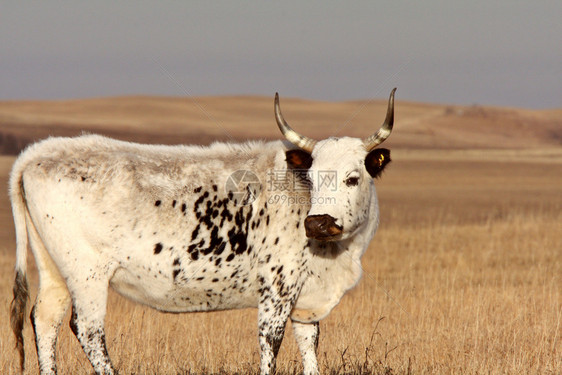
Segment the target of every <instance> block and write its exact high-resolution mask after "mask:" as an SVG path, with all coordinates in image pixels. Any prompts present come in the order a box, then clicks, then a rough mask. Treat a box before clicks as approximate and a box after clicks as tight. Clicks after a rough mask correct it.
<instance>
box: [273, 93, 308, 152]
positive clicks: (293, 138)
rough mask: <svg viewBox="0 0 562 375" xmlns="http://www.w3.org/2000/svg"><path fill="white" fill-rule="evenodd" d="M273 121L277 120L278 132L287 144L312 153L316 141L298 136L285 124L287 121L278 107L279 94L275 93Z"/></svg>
mask: <svg viewBox="0 0 562 375" xmlns="http://www.w3.org/2000/svg"><path fill="white" fill-rule="evenodd" d="M275 119H276V120H277V125H278V126H279V130H281V133H283V135H284V136H285V138H287V140H288V141H289V142H291V143H292V144H294V145H295V146H297V147H298V148H300V149H302V150H304V151H306V152H308V153H312V150H313V149H314V145H316V141H315V140H314V139H312V138H308V137H305V136H304V135H300V134H299V133H297V132H296V131H294V130H293V129H291V127H290V126H289V124H287V121H285V119H284V118H283V115H282V114H281V108H280V107H279V94H278V93H275Z"/></svg>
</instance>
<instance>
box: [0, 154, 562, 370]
mask: <svg viewBox="0 0 562 375" xmlns="http://www.w3.org/2000/svg"><path fill="white" fill-rule="evenodd" d="M553 152H554V154H556V155H560V150H559V149H558V150H555V151H551V152H547V153H546V154H547V155H552V153H553ZM474 154H476V156H474ZM471 155H472V156H471ZM497 155H500V156H501V155H503V157H500V158H498V157H497ZM506 155H507V156H506ZM543 156H544V155H543ZM547 159H548V160H545V159H544V158H533V157H529V156H528V155H527V154H525V153H520V152H507V154H506V151H501V152H500V151H497V152H496V153H494V152H492V153H491V154H490V153H488V154H482V153H479V152H478V151H474V152H468V154H464V155H463V154H462V153H454V152H453V153H452V152H445V151H441V152H429V153H428V152H425V153H424V152H406V151H403V152H397V153H396V154H395V156H394V163H393V164H391V166H390V167H389V170H388V172H387V173H386V174H385V175H384V176H383V177H382V179H381V180H380V181H377V185H378V190H379V197H380V201H381V210H382V222H381V227H380V229H379V232H378V233H377V235H376V237H375V239H374V240H373V243H372V244H371V247H370V249H369V250H368V252H367V254H366V255H365V257H364V261H363V268H364V270H365V273H364V276H363V279H362V281H361V282H360V284H359V285H358V287H357V288H356V289H354V290H353V291H352V292H351V293H349V294H348V295H347V296H346V297H344V299H343V300H342V302H341V303H340V305H338V307H337V308H336V309H335V310H334V311H333V312H332V314H331V315H330V316H329V317H328V318H327V319H325V320H324V321H322V322H321V326H320V327H321V339H320V347H319V357H320V364H321V368H322V370H323V373H325V374H370V373H375V374H409V373H411V374H483V373H485V374H560V373H562V349H561V347H562V346H561V345H560V342H561V336H562V324H561V320H562V291H561V285H562V280H561V278H562V235H561V233H560V222H561V221H562V212H561V208H562V188H561V186H562V162H561V158H560V157H559V156H555V157H551V156H548V157H547ZM12 161H13V158H2V159H1V163H0V172H1V173H3V176H2V179H4V178H5V173H6V171H7V170H8V167H9V164H10V163H11V162H12ZM1 203H2V208H1V212H0V214H1V215H0V218H1V220H2V224H4V227H5V228H8V230H7V231H6V232H5V233H3V239H4V240H6V241H7V240H8V239H10V240H12V241H13V234H11V233H7V232H10V231H11V230H12V229H11V224H10V223H9V222H6V220H8V218H9V215H8V214H7V213H6V211H7V210H9V208H7V207H6V204H7V201H6V199H5V197H2V202H1ZM14 248H15V245H14V244H13V242H9V241H8V242H5V243H4V245H3V246H2V247H1V248H0V270H1V271H0V272H1V276H0V304H1V305H2V306H4V307H3V308H2V309H0V322H2V329H1V333H0V373H2V374H10V373H14V372H15V369H16V365H17V361H16V353H15V350H14V349H13V345H14V341H13V339H12V337H11V332H10V330H9V327H8V305H9V302H10V300H11V286H12V279H13V272H12V267H13V264H14ZM30 264H32V260H31V261H30ZM30 280H31V284H32V285H34V287H33V288H32V290H35V289H36V287H35V285H36V280H37V277H36V274H35V273H34V272H32V274H31V277H30ZM67 322H68V318H67V321H66V322H65V324H64V325H63V327H62V332H61V335H60V339H59V345H58V356H59V370H60V373H62V374H87V373H89V372H90V371H91V370H90V369H91V368H90V366H89V363H88V362H87V360H86V358H85V355H84V354H83V352H82V350H81V348H80V346H79V344H78V342H77V340H76V339H75V338H74V337H73V335H72V333H71V332H70V329H69V328H68V324H67ZM256 326H257V324H256V311H255V310H244V311H230V312H218V313H197V314H179V315H173V314H162V313H158V312H156V311H153V310H151V309H148V308H145V307H143V306H140V305H136V304H133V303H131V302H129V301H127V300H125V299H123V298H121V297H120V296H118V295H116V294H112V295H111V298H110V308H109V312H108V317H107V340H108V346H109V352H110V355H111V357H112V359H113V361H114V363H115V365H116V366H117V367H118V368H119V370H120V371H121V373H124V374H155V373H158V374H192V373H193V374H208V373H213V374H214V373H221V374H235V373H238V374H246V373H256V371H257V367H258V363H259V352H258V345H257V327H256ZM25 338H26V340H27V341H26V352H27V353H28V358H27V368H28V369H29V370H28V373H30V374H35V373H37V365H36V362H35V361H36V358H35V353H34V351H35V350H34V344H33V334H32V331H31V329H30V326H29V323H28V324H27V326H26V329H25ZM278 369H279V372H280V373H287V374H294V373H298V371H299V370H300V358H299V354H298V351H297V348H296V344H295V342H294V340H293V338H292V333H291V331H290V328H289V329H288V330H287V334H286V337H285V340H284V342H283V345H282V348H281V352H280V355H279V359H278Z"/></svg>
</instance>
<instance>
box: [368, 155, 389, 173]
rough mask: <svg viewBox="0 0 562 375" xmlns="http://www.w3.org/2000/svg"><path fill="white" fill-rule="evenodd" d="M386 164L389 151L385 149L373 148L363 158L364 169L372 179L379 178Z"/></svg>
mask: <svg viewBox="0 0 562 375" xmlns="http://www.w3.org/2000/svg"><path fill="white" fill-rule="evenodd" d="M388 163H390V150H387V149H386V148H375V149H374V150H373V151H371V152H369V153H368V154H367V157H366V158H365V168H367V172H369V174H370V175H371V177H373V178H377V177H379V176H380V174H381V173H382V171H383V170H384V167H386V165H387V164H388Z"/></svg>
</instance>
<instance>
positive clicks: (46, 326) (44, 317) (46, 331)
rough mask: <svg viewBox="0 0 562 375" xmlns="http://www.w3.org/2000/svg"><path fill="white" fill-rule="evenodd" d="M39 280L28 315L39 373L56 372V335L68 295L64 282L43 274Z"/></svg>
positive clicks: (66, 306) (68, 302)
mask: <svg viewBox="0 0 562 375" xmlns="http://www.w3.org/2000/svg"><path fill="white" fill-rule="evenodd" d="M40 280H41V281H40V286H39V292H38V294H37V299H36V301H35V305H34V306H33V308H32V309H31V316H30V317H31V323H32V325H33V331H34V332H35V345H36V347H37V359H38V361H39V368H40V370H41V374H56V372H57V366H56V358H55V352H56V345H57V336H58V333H59V328H60V325H61V323H62V320H63V318H64V316H65V315H66V311H67V309H68V306H69V305H70V296H69V294H68V291H67V289H66V286H65V285H64V283H62V284H61V283H57V282H54V281H53V280H52V279H51V278H50V277H45V276H44V275H41V276H40Z"/></svg>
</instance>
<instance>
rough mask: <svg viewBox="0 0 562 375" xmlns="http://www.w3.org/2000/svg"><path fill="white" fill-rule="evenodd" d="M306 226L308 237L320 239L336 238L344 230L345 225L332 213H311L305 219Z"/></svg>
mask: <svg viewBox="0 0 562 375" xmlns="http://www.w3.org/2000/svg"><path fill="white" fill-rule="evenodd" d="M304 228H305V229H306V236H307V237H308V238H314V239H315V240H320V241H330V240H335V239H337V238H339V236H340V235H341V234H342V232H343V227H342V226H340V225H337V224H336V219H334V218H333V217H331V216H330V215H310V216H308V217H307V218H306V219H305V220H304Z"/></svg>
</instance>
